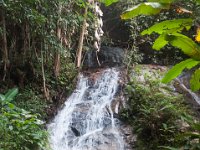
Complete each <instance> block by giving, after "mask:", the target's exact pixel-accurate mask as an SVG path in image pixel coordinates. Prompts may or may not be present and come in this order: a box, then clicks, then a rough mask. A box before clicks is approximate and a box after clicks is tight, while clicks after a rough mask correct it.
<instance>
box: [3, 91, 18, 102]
mask: <svg viewBox="0 0 200 150" xmlns="http://www.w3.org/2000/svg"><path fill="white" fill-rule="evenodd" d="M17 94H18V88H14V89H10V90H9V91H8V92H7V93H6V94H5V101H7V102H10V101H12V100H13V99H14V97H15V96H16V95H17Z"/></svg>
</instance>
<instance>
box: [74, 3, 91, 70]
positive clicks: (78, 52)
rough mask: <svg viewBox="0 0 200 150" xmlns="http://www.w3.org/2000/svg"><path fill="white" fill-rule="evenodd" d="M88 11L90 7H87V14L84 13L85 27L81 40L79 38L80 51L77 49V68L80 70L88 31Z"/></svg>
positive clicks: (83, 27) (82, 30)
mask: <svg viewBox="0 0 200 150" xmlns="http://www.w3.org/2000/svg"><path fill="white" fill-rule="evenodd" d="M87 11H88V7H87V6H86V7H85V12H84V20H83V25H82V29H81V33H80V38H79V43H78V49H77V68H80V66H81V59H82V51H83V41H84V35H85V32H86V29H87V26H86V24H87Z"/></svg>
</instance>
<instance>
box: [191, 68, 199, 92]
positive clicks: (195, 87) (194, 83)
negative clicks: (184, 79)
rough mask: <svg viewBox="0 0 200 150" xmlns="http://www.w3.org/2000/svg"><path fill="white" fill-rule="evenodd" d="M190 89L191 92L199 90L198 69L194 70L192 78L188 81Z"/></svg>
mask: <svg viewBox="0 0 200 150" xmlns="http://www.w3.org/2000/svg"><path fill="white" fill-rule="evenodd" d="M190 88H191V89H192V91H197V90H199V89H200V69H197V70H195V72H194V74H193V75H192V78H191V80H190Z"/></svg>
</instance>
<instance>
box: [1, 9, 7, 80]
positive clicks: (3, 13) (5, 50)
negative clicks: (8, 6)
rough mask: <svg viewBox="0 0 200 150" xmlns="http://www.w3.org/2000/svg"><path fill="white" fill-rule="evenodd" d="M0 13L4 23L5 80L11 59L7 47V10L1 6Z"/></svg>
mask: <svg viewBox="0 0 200 150" xmlns="http://www.w3.org/2000/svg"><path fill="white" fill-rule="evenodd" d="M0 15H1V24H2V29H3V33H2V37H3V38H2V39H3V40H2V59H3V70H4V73H3V81H5V79H6V75H7V69H8V67H9V59H8V47H7V37H6V18H5V15H6V14H5V11H4V10H3V9H2V8H0Z"/></svg>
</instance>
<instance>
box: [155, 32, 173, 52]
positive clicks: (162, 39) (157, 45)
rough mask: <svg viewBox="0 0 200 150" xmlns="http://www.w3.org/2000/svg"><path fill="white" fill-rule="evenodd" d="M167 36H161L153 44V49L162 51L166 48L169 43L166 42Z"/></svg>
mask: <svg viewBox="0 0 200 150" xmlns="http://www.w3.org/2000/svg"><path fill="white" fill-rule="evenodd" d="M165 36H166V35H165V34H162V35H160V36H159V37H158V38H157V39H156V40H155V42H154V44H153V49H155V50H160V49H161V48H162V47H164V46H165V45H166V44H168V43H169V42H168V41H166V40H165Z"/></svg>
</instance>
